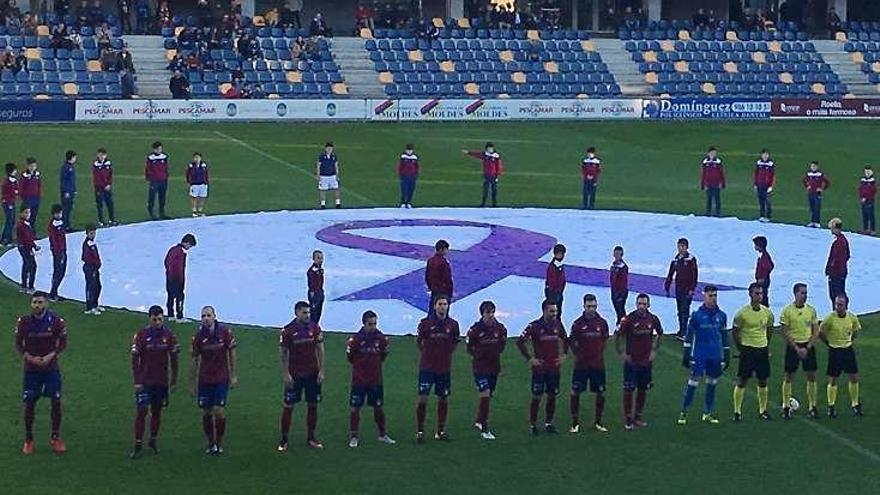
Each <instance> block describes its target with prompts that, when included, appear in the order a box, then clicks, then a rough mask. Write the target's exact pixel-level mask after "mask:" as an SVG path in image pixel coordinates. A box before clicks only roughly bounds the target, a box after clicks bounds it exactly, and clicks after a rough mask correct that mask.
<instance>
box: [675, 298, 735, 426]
mask: <svg viewBox="0 0 880 495" xmlns="http://www.w3.org/2000/svg"><path fill="white" fill-rule="evenodd" d="M681 364H682V365H683V366H684V367H685V368H689V369H690V370H691V375H690V377H689V378H688V381H687V386H686V387H685V389H684V399H683V400H682V404H681V413H680V414H679V416H678V424H680V425H686V424H687V410H688V407H690V405H691V403H692V402H693V401H694V394H695V393H696V391H697V386H699V384H700V379H701V378H703V377H705V378H706V403H705V407H704V408H703V417H702V419H703V421H705V422H707V423H711V424H718V417H717V416H715V414H714V413H713V409H714V408H715V388H716V387H717V385H718V378H720V377H721V374H722V373H723V371H724V370H726V369H727V366H728V365H729V364H730V343H729V338H728V335H727V315H726V314H724V311H721V309H720V308H719V307H718V289H717V288H716V287H714V286H712V285H707V286H706V287H705V288H703V305H702V306H700V307H699V308H698V309H697V310H696V311H694V312H693V314H692V315H691V318H690V321H689V323H688V327H687V334H686V336H685V341H684V355H683V356H682V359H681Z"/></svg>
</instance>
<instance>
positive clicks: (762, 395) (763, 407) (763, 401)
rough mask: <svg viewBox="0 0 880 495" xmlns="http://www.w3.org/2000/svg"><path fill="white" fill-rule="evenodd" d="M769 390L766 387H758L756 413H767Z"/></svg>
mask: <svg viewBox="0 0 880 495" xmlns="http://www.w3.org/2000/svg"><path fill="white" fill-rule="evenodd" d="M769 396H770V390H769V389H768V388H767V386H766V385H764V386H763V387H762V386H760V385H758V412H759V413H761V414H763V413H765V412H767V401H768V400H769Z"/></svg>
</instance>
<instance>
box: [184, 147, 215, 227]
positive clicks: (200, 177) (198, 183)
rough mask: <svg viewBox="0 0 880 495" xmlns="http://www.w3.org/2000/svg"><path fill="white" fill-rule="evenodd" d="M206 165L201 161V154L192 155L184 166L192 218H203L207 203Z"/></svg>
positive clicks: (208, 178)
mask: <svg viewBox="0 0 880 495" xmlns="http://www.w3.org/2000/svg"><path fill="white" fill-rule="evenodd" d="M210 182H211V181H210V176H209V174H208V163H207V162H205V161H203V160H202V154H201V153H199V152H198V151H196V152H195V153H193V158H192V161H191V162H189V165H187V166H186V183H187V184H188V185H189V198H190V202H191V203H192V216H194V217H203V216H205V202H206V201H208V185H209V183H210Z"/></svg>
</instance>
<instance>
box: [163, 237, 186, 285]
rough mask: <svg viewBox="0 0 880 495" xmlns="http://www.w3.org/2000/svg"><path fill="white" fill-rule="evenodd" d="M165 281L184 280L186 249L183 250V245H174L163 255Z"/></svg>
mask: <svg viewBox="0 0 880 495" xmlns="http://www.w3.org/2000/svg"><path fill="white" fill-rule="evenodd" d="M165 279H166V280H170V281H174V282H183V281H184V280H185V279H186V249H183V244H175V245H174V246H172V247H171V249H169V250H168V253H166V254H165Z"/></svg>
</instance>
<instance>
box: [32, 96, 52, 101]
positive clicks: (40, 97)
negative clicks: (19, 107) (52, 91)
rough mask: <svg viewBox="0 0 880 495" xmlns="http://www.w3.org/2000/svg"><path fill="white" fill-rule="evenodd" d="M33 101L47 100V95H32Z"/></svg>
mask: <svg viewBox="0 0 880 495" xmlns="http://www.w3.org/2000/svg"><path fill="white" fill-rule="evenodd" d="M34 99H35V100H48V99H49V95H34Z"/></svg>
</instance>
